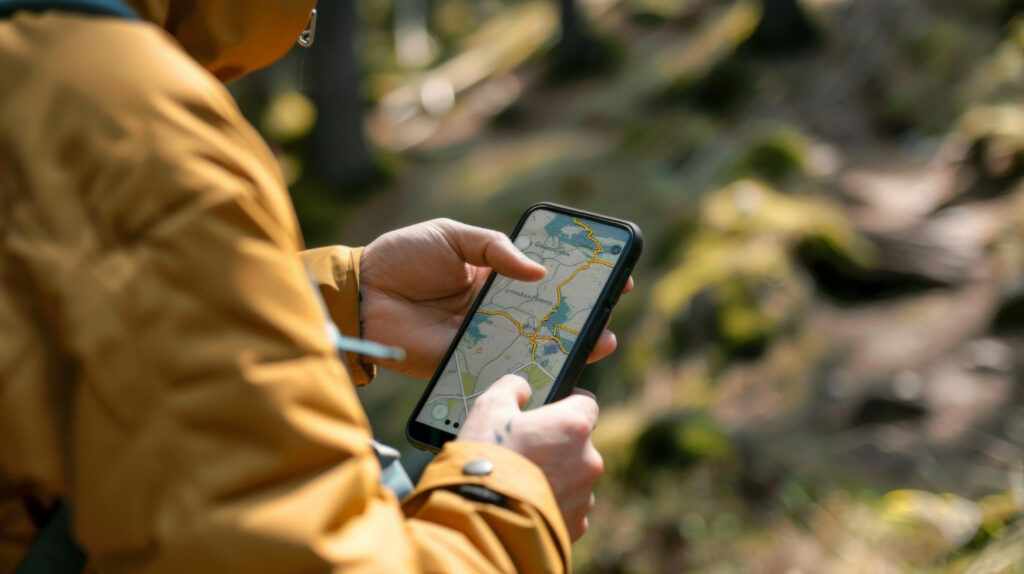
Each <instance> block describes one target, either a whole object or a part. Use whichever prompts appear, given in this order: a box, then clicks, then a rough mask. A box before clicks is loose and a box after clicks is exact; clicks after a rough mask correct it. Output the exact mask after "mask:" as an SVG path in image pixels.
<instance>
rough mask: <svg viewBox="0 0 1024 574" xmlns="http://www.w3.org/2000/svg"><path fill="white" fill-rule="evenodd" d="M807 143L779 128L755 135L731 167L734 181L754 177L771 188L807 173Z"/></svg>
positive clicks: (793, 131)
mask: <svg viewBox="0 0 1024 574" xmlns="http://www.w3.org/2000/svg"><path fill="white" fill-rule="evenodd" d="M809 153H810V142H809V141H808V140H807V138H806V137H804V135H803V134H802V133H800V132H799V131H797V130H795V129H793V128H790V127H786V126H782V127H778V128H773V129H767V130H762V132H761V133H758V134H756V135H755V136H754V137H753V138H752V139H751V142H750V144H749V145H748V147H747V149H746V151H745V152H744V153H743V155H742V156H741V157H740V158H739V159H738V160H737V162H736V164H735V165H734V166H733V169H732V171H733V173H734V175H736V176H737V177H755V178H759V179H764V180H766V181H769V182H771V183H774V184H778V183H781V182H783V181H785V180H786V179H788V178H790V177H792V176H794V175H798V174H802V173H806V172H807V169H808V164H809V160H808V154H809Z"/></svg>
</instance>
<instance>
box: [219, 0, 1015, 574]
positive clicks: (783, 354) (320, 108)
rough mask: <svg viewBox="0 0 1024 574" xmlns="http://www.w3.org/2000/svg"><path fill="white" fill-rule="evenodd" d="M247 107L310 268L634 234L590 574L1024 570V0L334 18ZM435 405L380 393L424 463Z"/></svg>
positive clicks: (398, 3)
mask: <svg viewBox="0 0 1024 574" xmlns="http://www.w3.org/2000/svg"><path fill="white" fill-rule="evenodd" d="M320 4H321V5H320V7H319V23H318V29H317V38H316V44H315V46H314V47H313V48H312V49H309V50H302V49H296V50H294V51H293V52H292V53H291V54H289V55H288V57H286V58H285V59H284V60H282V61H281V62H279V63H278V64H277V65H275V66H274V67H272V68H269V69H267V70H264V71H261V72H259V73H257V74H255V75H253V76H251V77H249V78H246V79H245V80H243V81H241V82H238V83H236V84H234V85H232V86H231V89H232V91H233V93H234V94H235V96H236V97H237V99H238V100H239V103H240V105H241V106H242V108H243V111H244V112H245V113H246V114H247V116H248V117H249V118H250V119H251V120H252V122H253V123H254V124H255V125H256V126H257V127H258V128H259V129H260V130H261V132H262V133H263V135H264V136H265V137H266V138H267V140H268V141H269V142H271V144H272V146H273V147H274V150H275V152H276V153H277V155H278V158H279V160H280V162H281V165H282V167H283V169H284V172H285V174H286V176H287V178H288V180H289V184H290V185H291V188H292V192H293V197H294V200H295V204H296V207H297V209H298V213H299V217H300V219H301V221H302V226H303V229H304V232H305V234H306V239H307V242H308V243H309V244H310V245H311V246H316V245H324V244H329V243H343V244H348V245H359V244H365V243H368V242H370V241H371V240H373V239H374V238H375V237H377V236H378V235H379V234H381V233H383V232H385V231H387V230H390V229H394V228H397V227H400V226H404V225H407V224H411V223H414V222H418V221H422V220H425V219H429V218H432V217H437V216H445V217H451V218H454V219H458V220H461V221H464V222H467V223H471V224H475V225H481V226H487V227H492V228H495V229H499V230H502V231H505V232H509V231H511V229H512V227H513V225H514V224H515V222H516V220H517V219H518V217H519V215H520V214H521V213H522V212H523V210H524V209H525V208H526V207H527V206H529V205H530V204H532V203H534V202H536V201H540V200H550V201H555V202H559V203H565V204H569V205H573V206H577V207H580V208H584V209H588V210H593V211H598V212H602V213H607V214H610V215H614V216H618V217H623V218H627V219H630V220H633V221H635V222H637V223H638V224H639V225H640V226H641V228H642V229H643V231H644V233H645V234H646V236H647V240H648V241H647V248H646V251H645V254H644V256H643V258H642V259H641V261H640V264H639V266H638V267H637V269H636V271H635V277H636V280H637V289H636V291H635V293H634V294H633V295H631V296H628V297H625V298H623V299H622V301H621V302H620V303H619V305H618V307H617V308H616V312H615V315H614V318H613V321H612V328H613V329H614V330H615V331H616V332H617V334H618V337H619V350H618V351H617V352H616V353H615V355H614V356H613V357H611V358H609V359H607V360H605V361H602V362H601V363H599V364H596V365H593V366H591V367H589V368H588V369H587V370H586V371H585V372H584V375H583V378H582V381H581V384H582V385H583V386H585V387H587V388H589V389H592V390H594V391H595V392H596V393H597V395H598V396H599V399H600V402H601V405H602V417H601V422H600V424H599V426H598V427H597V429H596V431H595V436H594V440H595V442H596V443H597V446H598V448H599V449H600V450H601V452H602V453H603V454H604V456H605V460H606V465H607V471H606V473H605V475H604V476H603V478H602V479H601V481H600V483H599V484H598V489H597V499H598V506H597V508H596V509H595V510H594V512H593V514H592V515H591V530H590V532H589V533H588V534H587V535H586V536H585V537H584V538H583V539H582V540H581V541H580V542H579V543H578V544H576V546H575V547H574V554H575V564H576V569H577V571H578V572H586V573H612V572H622V573H633V572H638V573H639V572H683V571H686V572H715V573H727V572H737V573H746V572H757V573H761V572H763V573H779V574H797V573H818V572H823V573H831V572H842V573H846V572H851V573H856V572H865V573H879V572H948V573H954V572H963V573H977V572H985V573H990V572H1024V516H1022V508H1024V450H1022V447H1024V393H1022V391H1021V389H1022V387H1021V385H1022V383H1024V354H1022V351H1024V2H1021V1H1020V0H799V1H796V0H431V1H425V0H358V1H353V2H321V3H320ZM423 387H424V384H423V383H422V382H420V381H415V380H412V379H405V378H402V377H399V376H396V375H394V374H392V373H388V372H381V373H380V375H379V376H378V378H377V380H376V381H375V382H374V383H373V384H372V385H370V386H369V387H366V388H364V389H361V390H360V396H361V398H362V400H363V402H364V404H365V406H366V408H367V410H368V411H369V413H370V418H371V421H372V423H373V426H374V429H375V432H376V433H377V435H378V436H379V437H381V438H382V439H383V440H385V441H387V442H390V443H391V444H394V445H396V446H400V447H402V448H403V449H404V450H405V452H406V457H405V460H406V462H407V465H408V466H410V467H412V468H413V469H415V468H417V467H422V465H423V464H425V461H426V458H425V455H424V454H423V453H419V452H417V451H414V450H413V449H411V448H410V447H408V445H407V443H406V441H405V439H404V436H403V432H404V426H405V423H406V419H407V417H408V415H409V413H410V412H411V410H412V408H413V406H414V404H415V402H416V400H417V399H418V398H419V395H420V393H421V392H422V390H423Z"/></svg>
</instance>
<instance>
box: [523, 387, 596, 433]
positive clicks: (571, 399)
mask: <svg viewBox="0 0 1024 574" xmlns="http://www.w3.org/2000/svg"><path fill="white" fill-rule="evenodd" d="M542 410H546V411H547V412H546V413H545V414H544V415H540V414H537V415H536V416H538V417H540V416H544V417H546V418H548V419H549V420H560V419H563V418H564V412H565V411H570V412H573V413H577V415H582V416H581V417H580V418H579V419H577V420H578V421H579V424H580V428H579V429H575V430H578V431H579V433H578V434H580V435H582V436H586V435H589V434H590V431H591V430H592V429H593V428H594V425H596V424H597V415H598V413H600V411H601V408H600V407H599V406H597V400H596V399H595V398H594V397H592V396H590V397H588V396H586V395H584V394H575V393H574V394H571V395H569V396H567V397H565V398H564V399H562V400H560V401H555V402H553V403H551V404H549V405H546V406H544V407H542V408H540V409H535V410H533V411H532V412H533V413H540V412H541V411H542ZM552 411H556V412H552ZM557 411H562V412H561V413H559V412H557Z"/></svg>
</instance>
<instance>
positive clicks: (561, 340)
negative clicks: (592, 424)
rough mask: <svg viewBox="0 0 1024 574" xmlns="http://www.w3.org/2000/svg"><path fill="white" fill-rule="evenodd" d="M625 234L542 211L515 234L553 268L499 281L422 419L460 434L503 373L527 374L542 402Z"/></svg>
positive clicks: (518, 243) (532, 400)
mask: <svg viewBox="0 0 1024 574" xmlns="http://www.w3.org/2000/svg"><path fill="white" fill-rule="evenodd" d="M626 239H627V234H626V232H625V231H624V230H621V229H619V228H616V227H611V226H608V225H603V224H599V223H595V222H590V221H583V220H581V219H578V218H574V217H572V216H569V215H563V214H560V213H555V212H552V211H546V210H538V211H535V212H533V213H532V214H531V215H530V217H529V218H528V219H527V221H526V223H525V224H524V225H523V228H522V229H521V230H520V233H519V235H518V236H517V238H516V240H515V244H516V246H517V247H518V248H519V249H520V250H522V251H523V253H525V254H526V255H527V256H528V257H530V258H531V259H533V260H534V261H537V262H539V263H541V264H543V265H544V266H545V267H546V268H547V270H548V273H547V275H546V276H545V277H544V279H542V280H540V281H537V282H535V283H524V282H521V281H513V280H511V279H508V278H507V277H500V276H499V277H498V278H496V279H495V281H494V283H493V284H492V286H491V288H490V290H489V291H488V294H487V296H486V297H485V299H484V301H483V302H482V303H481V305H480V307H479V308H478V309H477V312H476V314H475V315H474V316H473V318H472V320H471V322H470V325H469V327H468V328H467V329H466V332H465V334H464V335H463V338H462V340H461V341H460V342H459V345H458V346H457V348H456V350H455V352H454V353H453V354H452V357H451V360H450V361H449V362H448V364H446V365H445V369H444V371H443V372H442V375H441V377H440V378H439V379H438V382H437V384H436V385H435V386H434V389H433V392H432V393H431V395H430V397H429V398H428V400H427V403H426V405H425V406H424V408H423V410H422V411H421V412H420V415H419V417H418V419H417V420H420V421H421V422H424V423H426V424H429V425H432V426H434V427H437V428H441V429H444V430H450V431H453V432H456V431H457V429H458V428H459V426H460V425H461V424H462V422H463V421H464V420H465V415H466V413H467V412H468V411H469V409H470V407H471V406H472V402H473V399H475V398H476V397H477V396H479V395H480V394H482V393H483V392H484V391H486V390H487V388H488V387H489V386H490V385H491V384H492V383H494V381H496V380H498V379H499V378H501V377H502V376H504V375H506V374H509V373H515V374H518V375H520V376H522V377H523V378H525V379H526V380H527V381H528V382H529V384H530V386H531V387H532V388H533V395H532V396H531V398H530V401H529V402H528V403H527V405H526V406H525V408H531V407H534V406H539V405H540V404H541V403H542V402H543V401H544V399H545V398H546V397H547V395H548V393H549V391H550V389H551V385H552V383H553V382H554V380H555V377H556V375H557V374H558V373H559V371H560V370H561V369H562V366H563V365H564V363H565V360H566V358H567V357H568V355H569V352H570V351H571V350H572V348H573V346H574V345H575V344H576V340H577V337H579V334H580V331H581V330H582V329H583V325H584V324H585V323H586V321H587V318H588V317H589V316H590V313H591V310H592V308H593V304H594V301H595V300H596V299H597V295H598V294H599V293H600V291H601V289H602V288H603V287H604V285H605V283H606V282H607V280H608V277H609V276H610V275H611V272H612V268H613V267H614V266H615V263H616V261H618V258H619V256H620V254H621V252H622V249H623V247H624V245H625V242H626Z"/></svg>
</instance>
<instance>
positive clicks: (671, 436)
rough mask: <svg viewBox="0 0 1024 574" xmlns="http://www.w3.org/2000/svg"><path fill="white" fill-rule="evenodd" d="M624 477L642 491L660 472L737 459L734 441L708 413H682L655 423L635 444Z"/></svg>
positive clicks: (651, 424) (653, 422) (668, 416)
mask: <svg viewBox="0 0 1024 574" xmlns="http://www.w3.org/2000/svg"><path fill="white" fill-rule="evenodd" d="M631 450H632V452H631V453H630V454H629V464H628V466H627V467H626V470H625V475H626V479H627V480H628V481H629V482H630V484H634V485H636V486H638V487H640V488H643V487H644V486H645V484H646V481H647V480H648V479H649V478H650V477H651V476H653V475H654V474H655V473H656V472H658V471H665V470H685V469H689V468H692V467H693V466H694V465H696V464H698V463H700V462H705V461H707V462H724V461H727V460H730V459H732V458H733V457H735V455H736V447H735V445H734V444H733V441H732V439H731V438H730V437H729V436H728V435H727V434H726V432H725V431H724V430H722V429H721V428H720V427H719V425H718V423H716V422H715V421H714V419H712V418H711V417H710V416H708V415H707V414H705V413H701V412H697V411H679V412H674V413H670V414H667V415H663V416H661V417H659V418H658V419H655V420H654V421H652V422H651V423H650V424H649V425H647V427H646V428H645V429H644V430H643V432H641V433H640V435H639V436H638V437H637V438H636V441H635V442H634V443H633V446H632V449H631Z"/></svg>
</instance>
